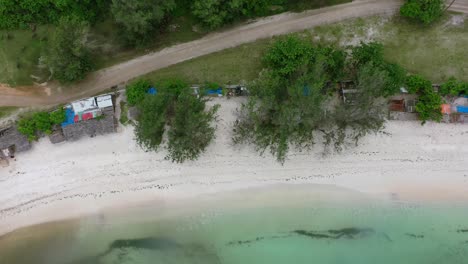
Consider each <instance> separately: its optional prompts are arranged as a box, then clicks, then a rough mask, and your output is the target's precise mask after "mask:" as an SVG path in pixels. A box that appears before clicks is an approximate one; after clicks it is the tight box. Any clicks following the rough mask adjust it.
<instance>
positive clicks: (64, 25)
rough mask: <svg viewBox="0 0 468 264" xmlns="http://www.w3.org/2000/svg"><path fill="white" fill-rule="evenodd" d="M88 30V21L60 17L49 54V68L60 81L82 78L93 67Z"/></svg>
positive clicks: (72, 80) (66, 81)
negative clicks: (88, 42) (88, 45)
mask: <svg viewBox="0 0 468 264" xmlns="http://www.w3.org/2000/svg"><path fill="white" fill-rule="evenodd" d="M88 31H89V26H88V23H87V22H83V21H80V20H79V19H78V18H77V17H63V18H61V19H60V21H59V24H58V26H57V28H56V30H55V35H54V37H53V39H52V41H51V43H50V50H49V52H48V55H47V64H48V66H49V69H50V71H51V72H52V74H53V77H55V78H56V79H57V80H59V81H60V82H64V83H68V82H74V81H78V80H81V79H83V78H84V77H85V76H86V74H87V73H88V72H90V71H91V70H92V69H93V63H92V59H91V56H90V52H89V49H88V47H87V37H88Z"/></svg>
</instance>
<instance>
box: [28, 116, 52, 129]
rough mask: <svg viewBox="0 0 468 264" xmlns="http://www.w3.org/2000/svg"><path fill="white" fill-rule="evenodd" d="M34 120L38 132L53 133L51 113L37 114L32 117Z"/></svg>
mask: <svg viewBox="0 0 468 264" xmlns="http://www.w3.org/2000/svg"><path fill="white" fill-rule="evenodd" d="M32 120H33V121H34V124H35V127H36V129H37V130H38V131H42V132H44V133H46V134H50V133H52V122H51V120H50V116H49V113H47V112H38V113H35V114H34V115H33V117H32Z"/></svg>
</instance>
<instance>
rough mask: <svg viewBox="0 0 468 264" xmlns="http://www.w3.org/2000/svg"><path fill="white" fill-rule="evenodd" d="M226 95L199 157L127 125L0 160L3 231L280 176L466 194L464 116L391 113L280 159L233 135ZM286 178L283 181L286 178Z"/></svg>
mask: <svg viewBox="0 0 468 264" xmlns="http://www.w3.org/2000/svg"><path fill="white" fill-rule="evenodd" d="M218 100H223V103H222V104H221V108H220V110H219V113H218V114H219V122H218V123H217V125H218V128H217V131H216V139H215V142H213V143H212V144H211V145H210V146H209V147H208V149H207V151H206V153H205V154H203V155H202V156H201V157H200V159H199V160H198V161H193V162H187V163H184V164H174V163H171V162H169V161H166V160H165V159H164V156H165V152H164V151H162V152H158V153H153V152H145V151H144V150H142V149H141V148H140V147H139V146H138V145H137V144H136V142H135V140H134V136H133V130H132V127H120V128H121V131H119V132H117V133H115V134H111V135H105V136H97V137H95V138H83V139H81V140H79V141H77V142H68V143H63V144H59V145H52V144H51V143H49V142H48V140H47V139H43V140H41V141H40V142H39V143H37V144H35V146H34V148H33V149H32V150H31V151H29V152H27V153H24V154H20V155H19V156H18V157H17V161H15V162H12V165H11V166H10V167H8V168H0V189H1V190H2V192H1V193H0V236H2V235H5V234H7V233H10V232H11V231H13V230H16V229H18V228H22V227H27V226H31V225H35V224H40V223H46V222H51V221H58V220H64V219H71V218H77V217H81V216H86V215H93V214H100V213H102V212H103V211H107V210H109V209H110V210H121V209H125V208H127V209H128V208H132V207H134V206H138V205H140V204H144V203H161V204H165V203H170V202H171V201H183V200H184V199H193V198H194V197H198V196H200V195H213V194H216V193H223V192H235V193H239V192H242V191H241V190H246V189H252V188H259V187H261V188H270V187H271V186H274V185H277V184H292V185H303V184H304V185H306V186H320V188H326V186H332V187H338V188H344V189H348V190H352V191H355V192H360V193H362V194H365V195H368V196H371V197H378V198H382V199H389V200H395V201H402V202H429V203H433V202H435V203H438V202H442V203H444V202H460V203H465V202H466V203H468V145H466V144H463V143H464V142H466V138H467V136H468V126H464V125H453V124H435V123H429V124H426V125H425V126H421V125H420V124H419V123H418V122H404V121H403V122H402V121H388V122H387V123H386V128H385V130H384V131H385V132H388V133H390V134H389V135H383V134H379V135H369V136H367V137H366V138H364V139H363V140H362V142H361V143H360V145H359V146H358V147H349V148H348V149H346V150H345V151H343V153H341V154H333V153H332V154H330V155H328V156H323V155H322V148H321V147H320V145H319V144H318V145H317V146H316V148H315V149H316V150H314V151H311V152H309V153H306V152H303V153H299V152H293V153H292V154H291V155H290V157H289V158H288V159H287V160H286V163H285V164H284V166H282V165H281V164H278V163H277V162H276V161H275V159H274V158H273V157H271V156H270V155H266V156H265V157H260V156H259V154H258V153H256V152H255V151H254V150H253V148H252V147H251V146H242V147H239V146H232V144H231V143H230V138H231V136H230V135H231V129H232V123H233V122H234V121H235V114H234V111H235V109H236V107H238V105H239V100H235V99H230V100H226V99H216V100H213V101H214V102H217V101H218ZM285 186H289V185H285Z"/></svg>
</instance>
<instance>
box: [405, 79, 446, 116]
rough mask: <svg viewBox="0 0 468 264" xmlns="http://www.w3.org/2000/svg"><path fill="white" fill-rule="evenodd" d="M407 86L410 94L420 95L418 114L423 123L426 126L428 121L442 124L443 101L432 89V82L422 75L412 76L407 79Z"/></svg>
mask: <svg viewBox="0 0 468 264" xmlns="http://www.w3.org/2000/svg"><path fill="white" fill-rule="evenodd" d="M406 85H407V87H408V91H409V92H410V93H416V94H418V95H419V97H418V103H417V104H416V112H418V114H419V119H420V120H422V123H423V124H424V123H426V121H428V120H433V121H436V122H440V121H441V120H442V112H441V105H442V103H443V101H442V98H441V96H440V95H439V94H437V93H436V92H435V91H434V89H433V88H432V83H431V81H429V80H427V79H425V78H424V77H422V76H420V75H411V76H409V77H408V78H407V80H406Z"/></svg>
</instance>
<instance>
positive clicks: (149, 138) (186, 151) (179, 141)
mask: <svg viewBox="0 0 468 264" xmlns="http://www.w3.org/2000/svg"><path fill="white" fill-rule="evenodd" d="M137 107H138V110H139V112H140V114H139V116H138V120H137V121H138V122H137V124H136V127H135V135H136V138H137V142H138V143H139V144H140V146H142V147H144V148H145V149H148V150H153V151H157V150H159V148H160V146H161V145H163V144H164V142H163V136H164V133H165V131H166V129H168V142H167V149H168V155H167V159H170V160H172V161H174V162H184V161H186V160H194V159H197V158H198V157H199V156H200V154H201V153H203V151H205V149H206V147H207V146H208V145H209V143H210V142H211V141H212V140H213V138H214V130H215V129H214V127H212V124H211V122H212V121H213V120H214V119H215V113H216V110H217V108H218V107H217V106H215V107H213V108H211V109H209V110H206V109H205V108H206V100H205V99H203V98H197V97H195V96H193V95H192V91H191V89H190V88H189V86H188V85H187V84H186V83H185V82H183V81H181V80H177V79H176V80H169V81H166V82H164V83H162V84H161V88H160V89H159V92H158V94H157V95H148V96H145V97H144V99H143V100H142V101H141V102H140V103H138V105H137Z"/></svg>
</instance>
